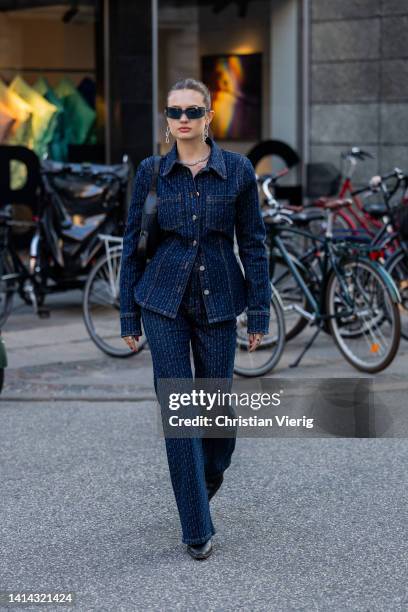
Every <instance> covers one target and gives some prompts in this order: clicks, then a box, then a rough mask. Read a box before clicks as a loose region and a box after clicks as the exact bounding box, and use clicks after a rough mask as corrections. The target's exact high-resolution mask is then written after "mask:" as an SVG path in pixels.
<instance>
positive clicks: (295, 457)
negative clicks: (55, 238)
mask: <svg viewBox="0 0 408 612" xmlns="http://www.w3.org/2000/svg"><path fill="white" fill-rule="evenodd" d="M65 304H67V305H65ZM50 305H52V314H51V318H50V319H49V320H36V319H35V318H34V317H33V315H32V314H31V313H30V311H29V310H28V309H27V308H26V307H23V308H21V309H18V310H17V311H16V313H13V315H12V316H11V318H10V320H9V321H8V323H7V325H6V326H5V329H4V331H3V334H4V338H5V340H6V344H7V348H8V356H9V363H10V366H9V368H7V370H6V382H5V387H4V390H3V395H2V396H1V397H2V401H1V402H0V410H1V417H0V418H1V428H0V461H1V466H2V485H3V486H2V496H1V501H0V525H1V528H0V529H1V539H2V555H1V557H0V590H5V589H13V590H16V589H25V590H28V589H37V590H38V589H40V590H42V591H44V589H48V590H55V591H57V590H58V591H62V590H68V589H71V590H73V591H75V592H76V594H77V606H76V608H75V609H77V610H80V611H81V612H83V611H84V612H93V611H95V612H96V611H97V612H100V611H105V610H106V611H109V612H111V611H112V610H115V611H124V612H127V611H129V612H130V611H134V610H137V611H139V610H141V611H142V610H143V611H145V610H157V611H160V612H161V611H162V610H183V611H184V610H185V611H190V610H191V609H196V610H200V611H201V610H202V611H203V612H204V611H207V610H217V611H218V610H223V611H224V610H227V611H229V610H231V611H232V610H237V609H238V610H251V611H252V610H254V611H258V610H259V611H261V610H262V611H263V610H265V611H268V612H270V611H273V612H275V611H276V612H286V611H295V610H296V611H305V612H309V611H315V610H316V611H330V612H332V611H339V612H343V611H348V610H350V611H361V612H366V611H368V610H370V612H372V611H387V612H388V611H390V610H398V611H399V610H401V611H406V610H407V609H408V596H407V589H406V575H407V565H408V563H407V561H408V559H407V551H406V545H405V540H406V537H405V534H406V518H405V517H406V490H407V484H408V482H407V481H408V476H407V473H408V470H407V459H408V444H407V443H406V440H405V439H403V438H399V439H335V438H326V439H314V440H306V439H299V438H297V439H290V440H282V439H253V438H252V439H248V438H240V439H239V440H238V442H237V449H236V452H235V454H234V459H233V463H232V465H231V468H230V469H229V470H228V471H227V472H226V478H225V482H224V484H223V487H222V488H221V489H220V491H219V493H217V495H216V497H215V498H214V500H213V501H212V502H211V504H212V515H213V521H214V524H215V527H216V529H217V533H216V535H215V536H214V552H213V555H212V556H211V558H210V559H209V560H208V561H205V562H202V563H198V562H196V561H194V560H193V559H191V558H190V557H189V556H188V555H187V554H186V553H185V550H184V546H183V544H182V543H181V533H180V526H179V519H178V515H177V508H176V504H175V500H174V496H173V492H172V489H171V484H170V480H169V476H168V467H167V462H166V456H165V449H164V444H163V440H162V439H161V438H159V437H158V435H157V429H156V421H155V414H156V413H155V410H156V408H155V403H154V394H153V386H152V372H151V361H150V354H149V351H148V350H147V349H146V350H143V351H142V352H141V353H140V354H139V355H135V356H133V357H131V358H129V359H112V358H109V357H107V356H104V355H102V354H101V353H100V352H99V351H98V349H97V348H96V347H94V346H93V345H92V343H91V342H90V341H89V340H88V339H87V337H86V332H85V330H84V327H83V323H82V319H81V312H80V293H79V292H76V293H72V294H69V295H65V296H64V297H63V300H62V299H60V298H53V300H52V301H50ZM302 342H304V339H302ZM299 350H300V345H298V346H297V347H294V348H292V349H290V350H289V351H288V352H287V353H285V356H284V358H283V359H282V362H281V363H280V365H279V368H278V371H277V372H276V375H279V376H281V377H283V376H292V377H293V378H294V379H296V378H298V379H300V378H302V377H313V376H315V377H322V376H356V375H358V373H357V372H356V371H354V370H353V369H352V368H351V367H350V366H348V365H347V364H346V363H345V362H344V360H343V358H342V357H341V355H340V354H339V353H338V352H337V350H336V349H335V348H334V347H333V346H332V345H331V342H330V339H329V338H327V337H323V336H322V339H321V341H319V342H317V343H316V345H315V348H313V349H312V350H311V351H310V352H309V353H308V354H307V355H306V357H305V358H304V361H303V362H302V365H301V367H299V368H298V369H297V370H295V371H294V370H289V369H288V367H287V366H288V363H289V362H290V361H291V360H292V359H293V355H294V354H296V353H297V352H298V351H299ZM407 350H408V343H407V347H405V346H404V344H402V345H401V351H400V353H399V355H398V357H397V359H396V360H395V362H394V363H393V364H392V366H391V367H390V368H389V370H387V371H386V372H385V373H384V374H381V375H379V376H377V377H376V385H377V389H378V392H379V393H380V394H381V397H382V401H384V402H388V403H389V405H395V406H401V407H404V406H405V403H406V402H405V401H404V400H405V396H406V392H407V387H408V380H407V376H406V363H407V361H406V357H407ZM291 352H293V354H291ZM24 609H25V610H38V609H39V608H38V607H32V606H31V607H30V606H28V607H25V608H24ZM47 609H48V610H57V608H56V607H47ZM58 609H61V608H58Z"/></svg>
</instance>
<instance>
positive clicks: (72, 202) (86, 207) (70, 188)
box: [49, 173, 120, 217]
mask: <svg viewBox="0 0 408 612" xmlns="http://www.w3.org/2000/svg"><path fill="white" fill-rule="evenodd" d="M49 182H50V184H51V186H52V187H53V188H54V189H55V190H56V191H57V192H58V195H59V196H60V198H61V199H62V202H63V204H64V207H65V208H66V210H67V212H68V214H70V215H82V216H84V217H89V216H91V215H98V214H101V213H106V212H107V211H109V210H111V209H112V208H114V207H115V206H117V205H118V204H119V190H120V185H119V182H118V181H116V182H112V180H111V179H110V178H109V179H108V178H106V177H103V175H101V176H94V177H89V176H86V175H85V176H81V175H80V174H75V173H72V174H64V175H63V176H58V175H56V176H52V175H51V176H49Z"/></svg>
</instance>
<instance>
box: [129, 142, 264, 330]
mask: <svg viewBox="0 0 408 612" xmlns="http://www.w3.org/2000/svg"><path fill="white" fill-rule="evenodd" d="M207 143H208V144H209V145H210V146H211V155H210V158H209V160H208V163H207V166H206V167H205V168H203V169H201V170H200V171H199V172H198V173H197V174H196V176H195V177H193V175H192V173H191V171H190V170H189V169H188V168H187V167H185V166H183V165H182V164H180V163H179V162H178V160H177V143H176V142H175V143H174V145H173V147H172V149H171V150H170V151H169V152H168V153H167V155H165V156H163V158H162V160H161V163H160V170H159V177H158V182H157V195H158V221H159V225H160V226H161V228H162V229H163V230H164V236H163V240H162V242H161V244H160V245H159V247H158V249H157V251H156V253H155V255H154V257H153V258H152V260H151V261H150V262H149V263H148V264H147V266H146V268H145V269H144V266H143V264H142V263H141V262H140V261H138V259H137V257H136V247H137V240H138V236H139V232H140V225H141V217H142V209H143V203H144V200H145V197H146V195H147V193H148V191H149V185H150V178H151V172H152V169H153V156H150V157H147V158H145V159H144V160H143V161H142V162H141V163H140V164H139V167H138V169H137V172H136V176H135V181H134V186H133V193H132V199H131V203H130V207H129V214H128V219H127V224H126V229H125V233H124V236H123V252H122V260H121V274H120V319H121V335H122V336H127V335H141V327H140V314H141V312H140V309H141V307H145V308H148V309H149V310H152V311H154V312H157V313H159V314H162V315H165V316H167V317H169V318H173V319H174V318H175V317H176V315H177V312H178V308H179V306H180V303H181V299H182V296H183V295H184V291H185V289H186V286H187V280H188V278H189V275H190V272H191V270H192V267H193V264H194V261H195V260H196V257H197V254H198V252H200V255H201V259H202V266H203V268H202V270H201V274H200V279H201V284H202V291H203V301H204V306H205V310H206V314H207V317H208V321H209V322H210V323H216V322H219V321H228V320H233V319H235V317H236V316H238V315H239V314H240V313H241V312H243V311H244V310H245V309H247V314H248V333H250V332H253V333H255V332H263V333H267V332H268V328H269V317H270V299H271V286H270V283H269V273H268V258H267V253H266V248H265V238H266V231H265V225H264V222H263V219H262V215H261V212H260V207H259V198H258V189H257V184H256V178H255V172H254V169H253V167H252V165H251V163H250V161H249V159H248V158H247V157H245V156H244V155H241V154H239V153H235V152H233V151H227V150H224V149H221V148H220V147H219V146H218V145H217V144H216V143H215V141H214V140H213V139H211V138H210V137H208V138H207ZM234 231H235V232H236V237H237V242H238V246H239V257H240V260H241V261H242V264H243V267H244V271H245V276H244V275H243V274H242V271H241V268H240V266H239V264H238V261H237V258H236V256H235V253H234V249H233V247H234Z"/></svg>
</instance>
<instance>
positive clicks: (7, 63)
mask: <svg viewBox="0 0 408 612" xmlns="http://www.w3.org/2000/svg"><path fill="white" fill-rule="evenodd" d="M407 25H408V3H407V2H406V1H405V0H248V1H245V0H235V1H228V0H196V1H184V0H145V1H144V2H133V1H132V0H82V1H80V2H69V1H65V2H52V1H49V0H45V1H30V0H0V41H1V42H0V79H1V81H2V83H3V85H5V86H8V85H9V84H10V83H11V82H12V81H13V80H14V79H15V77H16V75H19V76H21V77H22V78H23V79H24V81H25V82H26V83H27V84H28V85H29V86H31V87H33V86H34V84H36V86H37V84H38V82H39V80H41V78H42V77H44V78H46V80H47V82H48V84H49V85H50V88H51V89H55V90H56V91H57V92H58V91H59V92H62V91H63V89H64V88H63V86H62V85H61V82H63V83H65V82H66V81H69V82H70V83H71V86H72V85H74V86H75V87H77V88H80V87H81V86H82V91H81V93H82V94H84V93H85V94H86V91H85V90H84V88H83V82H84V80H85V81H89V82H88V85H89V87H90V89H89V91H88V93H89V95H90V98H89V99H88V100H87V102H88V103H89V104H90V105H91V106H92V100H93V109H94V112H95V124H94V126H93V133H92V135H90V133H89V134H88V136H87V138H86V139H85V140H84V141H83V142H77V143H76V146H75V143H74V146H71V147H70V155H71V156H73V157H75V158H76V159H78V158H80V157H81V155H82V157H83V158H84V159H89V160H92V159H94V160H98V161H106V162H117V161H120V160H121V158H122V155H123V154H125V153H126V154H128V155H130V157H131V159H132V160H133V162H134V163H135V164H137V163H138V162H139V161H140V160H141V159H143V158H144V157H146V156H147V155H150V154H151V153H153V152H161V153H164V152H166V151H167V150H168V148H169V147H170V146H171V144H172V143H170V144H166V142H165V127H166V122H165V118H164V115H163V109H164V106H165V103H166V94H167V91H168V89H169V88H170V86H171V85H172V84H173V83H174V82H175V81H176V80H178V79H180V78H185V77H187V76H189V77H194V78H197V79H200V80H204V81H205V82H206V83H207V84H208V85H209V86H210V89H211V91H212V93H213V102H214V107H215V110H216V116H215V117H217V121H215V118H214V121H213V125H214V128H215V131H214V133H213V135H214V137H215V138H216V139H217V140H218V142H219V144H220V145H221V146H223V147H224V148H228V149H231V150H236V151H239V152H242V153H244V154H248V152H249V151H251V150H252V149H253V147H254V146H256V145H257V144H259V142H264V141H269V140H278V141H282V142H284V143H286V144H288V145H289V146H290V147H291V148H292V149H293V150H294V151H296V152H297V154H298V155H299V157H300V159H301V163H300V164H299V166H298V168H296V169H295V174H296V173H297V177H296V180H298V181H299V180H301V179H302V178H303V179H304V177H305V167H306V164H307V163H308V162H319V161H324V162H326V161H331V162H332V163H333V164H334V165H336V166H339V165H340V154H341V152H342V151H346V150H348V149H349V148H350V147H351V146H359V147H361V148H364V149H365V150H367V151H369V152H370V153H371V154H372V155H373V159H370V160H369V161H366V162H364V164H361V165H360V166H359V167H358V168H357V174H356V179H357V181H360V182H361V181H364V180H366V179H367V178H368V177H369V176H371V175H372V174H374V173H375V172H387V171H389V170H391V169H392V167H394V166H396V165H397V166H400V167H402V168H403V169H404V168H408V67H407V66H408V63H407V59H408V58H407V57H406V56H407V51H406V49H407V45H406V42H405V37H404V33H405V31H406V27H407ZM90 83H92V84H93V94H92V87H91V85H90ZM0 85H1V83H0ZM37 87H38V86H37ZM92 95H93V98H92ZM78 112H79V111H78ZM72 144H73V143H71V145H72ZM81 147H82V148H81ZM281 165H283V162H282V160H281V159H279V158H278V157H276V156H274V155H271V156H269V157H268V156H267V157H265V159H263V160H262V162H261V163H260V167H259V170H260V171H267V170H268V169H271V168H273V169H278V168H279V167H280V166H281ZM291 180H293V178H288V183H290V181H291Z"/></svg>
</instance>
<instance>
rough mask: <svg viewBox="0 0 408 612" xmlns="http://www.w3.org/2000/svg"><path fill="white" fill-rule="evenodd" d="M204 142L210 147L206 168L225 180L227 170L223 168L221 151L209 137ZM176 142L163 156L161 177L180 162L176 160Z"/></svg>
mask: <svg viewBox="0 0 408 612" xmlns="http://www.w3.org/2000/svg"><path fill="white" fill-rule="evenodd" d="M205 142H206V143H207V144H209V145H210V147H211V153H210V157H209V159H208V162H207V167H208V168H213V169H214V170H215V171H216V172H217V173H218V174H219V175H220V176H221V178H223V179H226V178H227V170H226V167H225V161H224V156H223V154H222V149H221V148H220V147H219V146H218V145H217V144H216V142H215V141H214V140H213V139H212V138H211V137H210V136H207V138H206V139H205ZM177 154H178V153H177V141H175V142H174V144H173V146H172V148H171V149H170V151H169V152H168V153H167V154H166V155H164V156H163V157H164V166H163V170H162V171H161V172H160V175H161V176H166V175H167V174H168V173H169V172H170V171H171V170H172V169H173V166H174V165H175V164H179V163H180V162H179V161H178V159H177Z"/></svg>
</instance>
